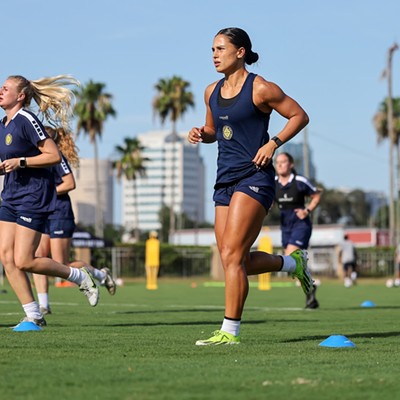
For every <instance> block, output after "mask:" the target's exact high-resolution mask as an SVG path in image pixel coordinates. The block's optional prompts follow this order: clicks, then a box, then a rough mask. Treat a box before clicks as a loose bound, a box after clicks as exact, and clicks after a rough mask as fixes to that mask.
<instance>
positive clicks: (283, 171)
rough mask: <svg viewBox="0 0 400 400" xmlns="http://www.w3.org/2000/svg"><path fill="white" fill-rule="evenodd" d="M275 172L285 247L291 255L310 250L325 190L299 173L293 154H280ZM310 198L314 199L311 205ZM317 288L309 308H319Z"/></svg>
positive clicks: (309, 300)
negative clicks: (314, 217)
mask: <svg viewBox="0 0 400 400" xmlns="http://www.w3.org/2000/svg"><path fill="white" fill-rule="evenodd" d="M275 171H276V177H275V185H276V194H275V201H276V203H277V204H278V207H279V210H280V213H281V232H282V247H283V248H284V250H285V254H286V255H289V254H291V253H293V252H294V251H296V250H298V249H303V250H306V249H308V245H309V242H310V238H311V234H312V222H311V218H310V215H311V213H312V212H313V211H314V210H315V209H316V208H317V207H318V204H319V201H320V199H321V191H320V190H318V189H317V188H316V187H315V186H314V185H313V184H312V183H311V182H310V181H309V179H308V178H306V177H305V176H302V175H298V174H297V173H296V170H295V169H294V160H293V157H292V156H291V155H290V154H289V153H279V154H278V155H277V156H276V157H275ZM306 198H310V202H309V203H308V204H306ZM316 290H317V287H316V286H315V285H313V290H312V292H311V293H309V294H307V295H306V308H318V307H319V303H318V300H317V299H316V295H315V292H316Z"/></svg>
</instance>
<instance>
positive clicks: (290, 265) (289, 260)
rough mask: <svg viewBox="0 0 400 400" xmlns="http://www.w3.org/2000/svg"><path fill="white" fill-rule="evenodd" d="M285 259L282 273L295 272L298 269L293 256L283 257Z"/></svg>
mask: <svg viewBox="0 0 400 400" xmlns="http://www.w3.org/2000/svg"><path fill="white" fill-rule="evenodd" d="M281 257H282V259H283V266H282V269H281V271H284V272H294V270H295V269H296V260H295V259H294V258H293V257H291V256H281Z"/></svg>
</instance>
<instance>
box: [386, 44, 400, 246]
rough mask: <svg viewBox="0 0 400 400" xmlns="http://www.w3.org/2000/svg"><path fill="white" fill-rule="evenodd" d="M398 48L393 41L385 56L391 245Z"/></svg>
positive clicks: (392, 241)
mask: <svg viewBox="0 0 400 400" xmlns="http://www.w3.org/2000/svg"><path fill="white" fill-rule="evenodd" d="M398 48H399V46H398V45H397V43H394V44H393V45H392V46H391V47H390V48H389V50H388V58H387V69H386V75H387V81H388V97H387V128H388V136H389V170H390V190H389V240H390V244H391V245H392V246H394V245H395V240H396V239H397V230H396V221H397V218H396V212H395V206H394V186H395V184H394V183H395V180H394V167H393V152H394V145H395V143H396V138H395V133H394V126H393V95H392V59H393V53H394V52H395V51H396V50H397V49H398Z"/></svg>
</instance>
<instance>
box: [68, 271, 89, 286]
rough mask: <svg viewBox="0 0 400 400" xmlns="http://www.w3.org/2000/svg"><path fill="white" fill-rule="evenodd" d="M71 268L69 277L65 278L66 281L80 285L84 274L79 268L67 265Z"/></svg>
mask: <svg viewBox="0 0 400 400" xmlns="http://www.w3.org/2000/svg"><path fill="white" fill-rule="evenodd" d="M69 268H70V270H71V273H70V274H69V277H68V278H67V281H70V282H74V283H76V284H77V285H80V284H81V283H82V281H83V279H84V278H85V276H86V274H85V273H84V272H82V271H81V270H80V269H79V268H72V267H69Z"/></svg>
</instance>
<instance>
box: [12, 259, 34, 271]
mask: <svg viewBox="0 0 400 400" xmlns="http://www.w3.org/2000/svg"><path fill="white" fill-rule="evenodd" d="M32 262H33V259H32V258H31V257H26V256H23V255H15V257H14V263H15V266H16V267H17V268H18V269H19V270H20V271H25V272H30V271H31V267H32Z"/></svg>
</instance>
